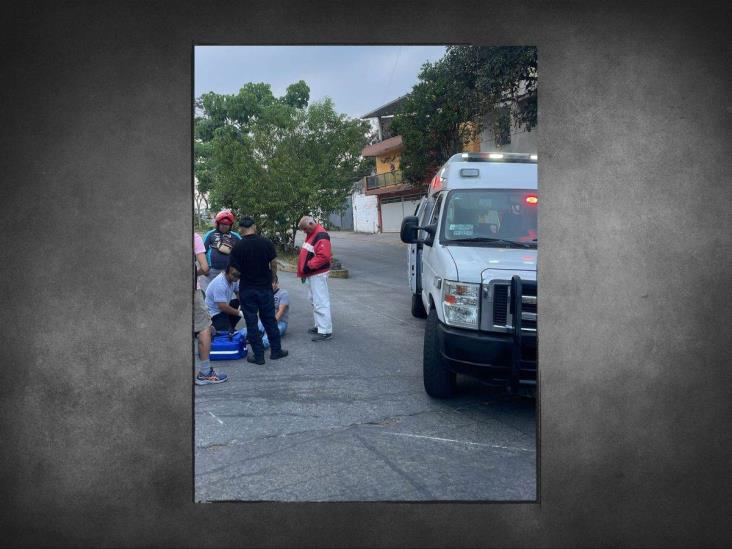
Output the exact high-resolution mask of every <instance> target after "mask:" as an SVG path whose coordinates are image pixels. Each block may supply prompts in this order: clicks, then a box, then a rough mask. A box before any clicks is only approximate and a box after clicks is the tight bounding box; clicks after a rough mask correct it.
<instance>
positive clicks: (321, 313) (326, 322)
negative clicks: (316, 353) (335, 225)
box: [297, 215, 333, 341]
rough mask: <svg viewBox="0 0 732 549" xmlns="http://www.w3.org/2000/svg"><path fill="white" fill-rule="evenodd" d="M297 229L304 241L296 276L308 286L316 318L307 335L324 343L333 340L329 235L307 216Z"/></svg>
mask: <svg viewBox="0 0 732 549" xmlns="http://www.w3.org/2000/svg"><path fill="white" fill-rule="evenodd" d="M297 228H298V229H300V230H301V231H303V232H304V233H305V242H304V243H303V245H302V248H301V249H300V257H299V258H298V261H297V276H299V277H300V279H301V280H302V281H303V283H305V284H307V285H308V296H309V297H310V301H311V303H312V305H313V317H314V318H315V326H314V327H313V328H310V330H308V332H309V333H311V334H313V338H312V339H313V341H325V340H326V339H330V338H332V337H333V324H332V323H331V320H330V296H329V295H328V272H329V271H330V260H331V254H330V235H329V234H328V233H327V232H326V231H325V229H324V228H323V227H322V226H321V225H319V224H318V223H316V222H315V220H314V219H313V218H312V217H310V216H309V215H306V216H304V217H303V218H302V219H301V220H300V223H298V225H297Z"/></svg>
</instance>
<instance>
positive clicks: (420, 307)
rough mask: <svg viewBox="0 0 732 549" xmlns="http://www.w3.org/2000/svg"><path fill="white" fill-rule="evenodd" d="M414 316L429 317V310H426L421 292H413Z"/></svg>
mask: <svg viewBox="0 0 732 549" xmlns="http://www.w3.org/2000/svg"><path fill="white" fill-rule="evenodd" d="M412 316H414V317H417V318H427V311H425V310H424V303H422V296H421V295H419V294H412Z"/></svg>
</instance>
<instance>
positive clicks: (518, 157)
mask: <svg viewBox="0 0 732 549" xmlns="http://www.w3.org/2000/svg"><path fill="white" fill-rule="evenodd" d="M537 160H538V156H537V155H535V154H529V153H510V152H464V153H458V154H454V155H452V156H451V157H450V159H449V160H448V162H530V163H536V161H537Z"/></svg>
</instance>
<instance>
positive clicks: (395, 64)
mask: <svg viewBox="0 0 732 549" xmlns="http://www.w3.org/2000/svg"><path fill="white" fill-rule="evenodd" d="M401 53H402V46H399V49H398V50H397V54H396V59H395V60H394V66H393V67H392V68H391V75H389V82H387V84H386V88H384V100H383V101H382V102H381V104H382V105H385V104H386V99H387V97H389V87H390V86H391V81H392V79H393V78H394V72H395V71H396V68H397V64H398V63H399V55H400V54H401Z"/></svg>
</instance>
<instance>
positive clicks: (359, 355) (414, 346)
mask: <svg viewBox="0 0 732 549" xmlns="http://www.w3.org/2000/svg"><path fill="white" fill-rule="evenodd" d="M331 238H332V246H333V255H334V256H336V257H337V258H338V259H340V260H341V261H342V263H343V265H344V267H346V268H348V270H349V271H350V278H348V279H335V278H331V279H330V280H329V288H330V293H331V306H332V314H333V326H334V338H333V339H332V340H330V341H325V342H319V343H314V342H311V341H310V335H309V334H307V333H306V330H307V329H308V328H309V327H311V326H312V325H313V320H312V312H311V308H310V305H309V303H308V302H307V291H306V289H305V287H304V286H303V285H302V284H301V283H300V280H299V279H297V278H296V277H295V275H294V274H292V273H281V274H280V285H281V286H282V287H284V288H287V290H288V291H289V292H290V297H291V310H290V324H289V328H288V332H287V334H286V336H285V337H284V339H283V346H284V348H286V349H288V350H289V351H290V356H288V357H287V358H285V359H283V360H279V361H270V360H267V363H266V364H265V365H264V366H257V365H254V364H250V363H248V362H246V361H245V360H237V361H220V362H216V363H215V366H216V368H217V370H220V371H222V372H225V373H227V374H229V376H230V380H229V381H228V382H226V383H223V384H219V385H206V386H200V387H195V500H196V501H221V500H229V501H231V500H247V501H258V500H265V501H429V500H443V501H457V500H472V501H476V500H494V501H499V500H504V501H505V500H511V501H519V500H520V501H527V500H534V499H536V421H535V409H534V408H535V407H534V405H535V403H534V401H533V400H531V399H522V398H512V397H509V396H508V395H507V394H506V393H505V392H503V391H502V390H498V389H493V388H490V387H486V386H483V385H481V384H480V383H478V382H475V381H473V380H471V379H469V378H464V377H460V376H459V377H458V383H459V387H460V391H459V395H458V396H457V397H456V398H454V399H451V400H448V401H438V400H433V399H431V398H430V397H428V396H427V394H426V393H425V392H424V389H423V386H422V371H421V368H422V337H423V331H424V321H423V320H420V319H416V318H413V317H412V316H411V314H410V296H409V288H408V286H407V281H406V250H405V245H404V244H402V243H401V242H399V240H398V236H397V235H394V234H386V235H363V234H355V233H338V232H333V233H331ZM268 356H269V353H268V352H267V354H266V357H268Z"/></svg>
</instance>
